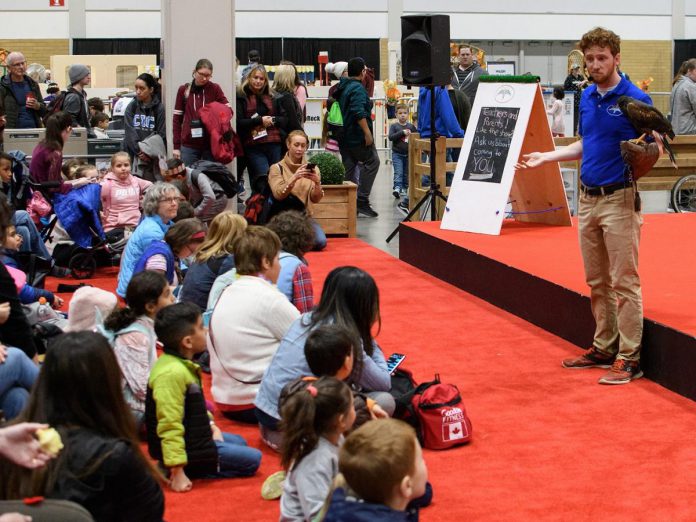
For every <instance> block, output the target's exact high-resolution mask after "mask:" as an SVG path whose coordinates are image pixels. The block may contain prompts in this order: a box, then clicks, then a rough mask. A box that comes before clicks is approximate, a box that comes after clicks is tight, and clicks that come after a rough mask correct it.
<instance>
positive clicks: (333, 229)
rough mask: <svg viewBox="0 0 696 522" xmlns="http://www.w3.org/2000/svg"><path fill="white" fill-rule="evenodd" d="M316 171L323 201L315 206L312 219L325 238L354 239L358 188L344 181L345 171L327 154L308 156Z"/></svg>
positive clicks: (340, 163) (336, 159) (337, 161)
mask: <svg viewBox="0 0 696 522" xmlns="http://www.w3.org/2000/svg"><path fill="white" fill-rule="evenodd" d="M309 161H311V162H312V163H315V164H316V165H317V167H319V172H320V173H321V187H322V189H324V197H323V198H321V201H319V203H316V204H315V205H314V214H313V216H312V217H313V218H314V219H315V220H316V221H317V223H319V225H320V226H321V228H322V229H324V232H326V233H327V234H337V235H347V236H348V237H356V235H357V232H356V230H357V229H356V205H357V188H358V187H357V185H355V183H350V182H346V181H345V175H346V168H345V167H344V166H343V163H342V162H341V160H340V159H338V158H337V157H336V156H334V155H333V154H331V153H329V152H319V153H317V154H314V155H312V156H310V158H309Z"/></svg>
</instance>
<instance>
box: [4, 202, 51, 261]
mask: <svg viewBox="0 0 696 522" xmlns="http://www.w3.org/2000/svg"><path fill="white" fill-rule="evenodd" d="M12 224H13V225H14V226H15V229H16V230H17V233H18V234H19V235H20V236H22V247H21V248H20V249H19V250H20V252H33V253H34V254H36V255H37V256H40V257H43V258H44V259H46V260H50V259H51V254H49V252H48V249H47V248H46V245H45V244H44V242H43V239H42V238H41V234H40V233H39V231H38V229H37V228H36V225H35V224H34V222H33V221H32V220H31V216H30V215H29V212H27V211H26V210H15V212H14V214H12Z"/></svg>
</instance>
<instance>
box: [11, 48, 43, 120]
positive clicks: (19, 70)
mask: <svg viewBox="0 0 696 522" xmlns="http://www.w3.org/2000/svg"><path fill="white" fill-rule="evenodd" d="M5 61H6V63H7V67H8V73H7V74H6V75H4V76H3V77H2V78H0V105H2V106H4V110H5V119H6V122H5V128H7V129H34V128H37V127H43V124H42V123H41V117H42V116H43V115H44V114H45V113H46V104H45V103H44V99H43V96H42V95H41V89H40V88H39V84H38V83H36V82H35V81H34V80H32V79H31V78H30V77H29V76H27V75H26V74H24V73H25V71H26V70H27V61H26V59H25V58H24V55H23V54H22V53H19V52H14V53H10V54H8V55H7V58H6V60H5Z"/></svg>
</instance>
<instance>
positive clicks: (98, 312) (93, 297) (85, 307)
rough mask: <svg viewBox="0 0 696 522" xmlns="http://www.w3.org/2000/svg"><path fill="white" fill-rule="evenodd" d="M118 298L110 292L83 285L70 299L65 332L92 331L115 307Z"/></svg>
mask: <svg viewBox="0 0 696 522" xmlns="http://www.w3.org/2000/svg"><path fill="white" fill-rule="evenodd" d="M117 302H118V299H117V298H116V296H115V295H114V294H112V293H111V292H107V291H106V290H102V289H100V288H95V287H93V286H83V287H82V288H78V289H77V291H76V292H75V293H74V294H73V297H72V299H71V300H70V308H69V309H68V326H67V328H66V329H65V331H66V332H81V331H85V330H87V331H92V330H94V328H95V327H96V326H98V324H97V322H99V323H100V324H101V322H102V321H103V320H104V319H106V317H107V316H108V315H109V314H110V313H111V312H112V311H113V310H114V308H116V304H117Z"/></svg>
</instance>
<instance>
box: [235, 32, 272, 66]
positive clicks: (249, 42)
mask: <svg viewBox="0 0 696 522" xmlns="http://www.w3.org/2000/svg"><path fill="white" fill-rule="evenodd" d="M235 47H236V51H237V58H239V64H240V65H246V64H248V63H249V51H251V50H252V49H256V50H257V51H258V52H259V54H261V63H262V64H264V65H272V64H278V63H280V60H282V59H283V39H282V38H236V39H235Z"/></svg>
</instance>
